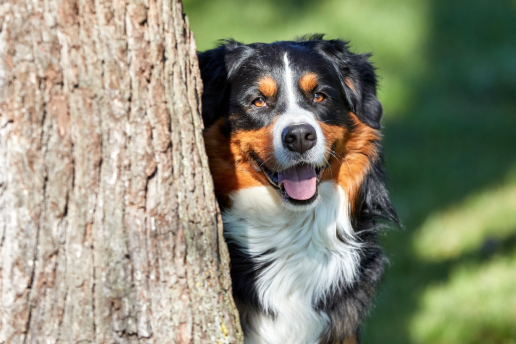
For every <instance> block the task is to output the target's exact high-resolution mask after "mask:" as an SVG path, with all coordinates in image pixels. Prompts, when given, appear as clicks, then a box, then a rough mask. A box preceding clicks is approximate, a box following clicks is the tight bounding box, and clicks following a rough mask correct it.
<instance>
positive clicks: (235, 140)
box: [204, 118, 274, 205]
mask: <svg viewBox="0 0 516 344" xmlns="http://www.w3.org/2000/svg"><path fill="white" fill-rule="evenodd" d="M223 124H224V119H223V118H221V119H219V120H217V121H216V122H215V123H214V124H213V125H212V126H211V127H210V128H208V129H207V130H206V131H205V132H204V141H205V144H206V153H207V154H208V159H209V165H210V171H211V174H212V176H213V182H214V184H215V191H216V195H217V198H218V199H219V202H220V203H221V204H222V205H228V202H229V197H228V196H229V193H231V192H232V191H236V190H239V189H244V188H250V187H253V186H262V185H265V186H268V185H270V184H269V182H268V181H267V178H266V177H265V176H264V175H263V172H261V171H260V170H257V167H258V166H256V163H255V161H254V160H252V159H251V158H250V156H249V153H250V152H251V151H252V152H254V153H255V154H257V155H258V156H259V157H260V159H262V160H263V161H267V159H268V158H270V157H271V156H273V155H274V151H273V149H274V148H273V146H272V144H271V143H272V128H273V127H274V122H273V123H272V124H271V125H269V126H268V127H265V128H261V129H258V130H249V131H241V132H236V133H233V134H232V135H231V136H230V137H226V136H225V135H223V134H222V131H221V128H222V126H223ZM270 161H271V160H268V163H269V162H270ZM271 164H272V163H271Z"/></svg>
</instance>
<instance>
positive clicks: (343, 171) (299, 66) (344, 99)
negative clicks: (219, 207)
mask: <svg viewBox="0 0 516 344" xmlns="http://www.w3.org/2000/svg"><path fill="white" fill-rule="evenodd" d="M367 58H368V56H367V55H355V54H352V53H350V52H349V51H348V49H347V46H346V44H345V43H344V42H342V41H338V40H337V41H325V40H322V39H315V40H308V41H298V42H277V43H272V44H261V43H257V44H251V45H242V44H239V43H236V42H228V43H227V44H226V45H224V46H221V47H219V48H217V49H213V50H210V51H207V52H204V53H201V54H200V55H199V61H200V66H201V72H202V78H203V81H204V85H205V91H204V94H203V100H202V101H203V118H204V122H205V126H206V131H205V140H206V148H207V153H208V156H209V159H210V169H211V172H212V175H213V178H214V182H215V189H216V191H217V196H218V198H219V201H220V202H221V203H223V204H227V203H228V202H229V201H230V195H231V193H232V192H234V191H237V190H239V189H242V188H248V187H254V186H267V187H270V188H271V190H274V191H273V192H276V193H277V195H278V197H280V198H281V200H282V203H283V204H284V205H285V206H287V207H288V208H290V209H295V210H303V209H308V208H311V207H313V206H315V204H317V201H318V199H319V197H320V196H319V194H318V192H317V190H318V185H319V183H321V182H322V181H330V180H331V181H333V182H334V183H336V184H339V185H340V186H341V187H342V188H343V189H344V190H345V191H346V193H347V195H348V197H349V198H350V203H351V206H352V208H353V205H354V203H356V202H355V198H356V197H357V195H358V194H359V193H360V187H361V185H362V183H363V181H364V177H365V176H366V175H367V174H368V172H369V171H370V169H371V168H372V166H373V164H374V163H375V161H377V160H378V159H379V154H380V152H379V150H378V149H379V138H380V135H379V132H378V129H379V128H380V119H381V115H382V108H381V105H380V103H379V101H378V100H377V98H376V77H375V74H374V69H373V67H372V66H371V64H370V63H369V62H368V61H367Z"/></svg>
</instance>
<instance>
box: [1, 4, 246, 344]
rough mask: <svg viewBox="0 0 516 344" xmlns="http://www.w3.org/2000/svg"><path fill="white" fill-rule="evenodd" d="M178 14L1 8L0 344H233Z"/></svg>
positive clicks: (172, 9)
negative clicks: (79, 343)
mask: <svg viewBox="0 0 516 344" xmlns="http://www.w3.org/2000/svg"><path fill="white" fill-rule="evenodd" d="M184 19H185V18H184V17H183V13H182V5H181V3H180V1H179V0H141V1H123V0H121V1H119V0H111V1H104V0H27V1H16V0H10V1H7V2H5V1H4V2H2V3H1V4H0V343H38V342H40V343H56V342H58V341H59V342H60V343H77V342H81V343H160V344H162V343H218V342H220V343H239V342H241V341H242V333H241V330H240V325H239V324H238V315H237V312H236V310H235V307H234V304H233V300H232V298H231V292H230V288H231V285H230V277H229V270H228V261H229V258H228V254H227V249H226V246H225V243H224V241H223V240H222V223H221V219H220V214H219V210H218V208H217V204H216V200H215V198H214V194H213V186H212V181H211V177H210V174H209V170H208V164H207V158H206V155H205V152H204V143H203V138H202V121H201V118H200V115H199V113H200V94H201V92H202V84H201V79H200V75H199V70H198V66H197V57H196V52H195V50H196V48H195V42H194V39H193V35H192V33H191V32H190V30H189V28H188V23H187V22H186V23H185V20H184Z"/></svg>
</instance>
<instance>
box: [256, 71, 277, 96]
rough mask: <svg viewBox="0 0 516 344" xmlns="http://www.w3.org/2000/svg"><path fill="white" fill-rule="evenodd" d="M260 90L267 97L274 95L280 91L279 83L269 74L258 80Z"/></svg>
mask: <svg viewBox="0 0 516 344" xmlns="http://www.w3.org/2000/svg"><path fill="white" fill-rule="evenodd" d="M258 90H259V91H260V92H262V94H263V95H264V96H266V97H272V96H274V95H275V94H276V92H277V91H278V85H277V84H276V81H274V79H273V78H272V77H271V76H269V75H267V76H265V77H263V78H261V79H260V80H259V81H258Z"/></svg>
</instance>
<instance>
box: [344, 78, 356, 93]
mask: <svg viewBox="0 0 516 344" xmlns="http://www.w3.org/2000/svg"><path fill="white" fill-rule="evenodd" d="M344 82H345V83H346V85H348V87H349V88H351V91H353V92H355V86H353V83H352V82H351V80H349V79H348V78H345V79H344Z"/></svg>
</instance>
